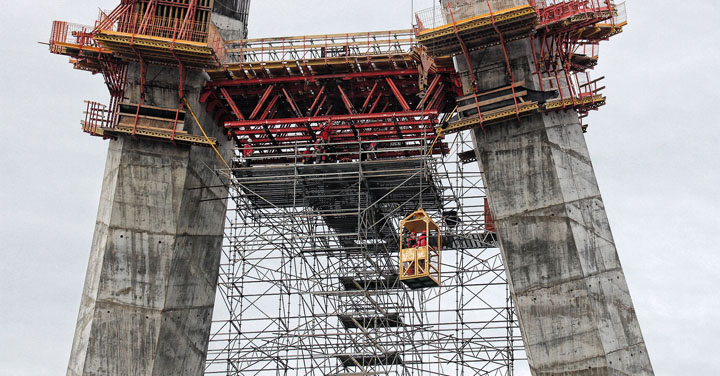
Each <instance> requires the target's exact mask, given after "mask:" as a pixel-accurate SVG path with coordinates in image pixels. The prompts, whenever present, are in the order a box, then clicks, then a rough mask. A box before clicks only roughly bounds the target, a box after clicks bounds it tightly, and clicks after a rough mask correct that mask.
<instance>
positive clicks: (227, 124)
mask: <svg viewBox="0 0 720 376" xmlns="http://www.w3.org/2000/svg"><path fill="white" fill-rule="evenodd" d="M437 115H438V112H437V111H405V112H387V113H378V114H352V115H333V116H317V117H306V118H305V117H299V118H283V119H269V120H267V119H265V120H243V121H228V122H225V128H239V127H247V126H259V125H283V124H306V123H323V122H333V121H352V120H354V121H360V120H377V119H397V118H409V117H418V116H437Z"/></svg>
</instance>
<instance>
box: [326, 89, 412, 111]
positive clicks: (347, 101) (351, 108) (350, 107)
mask: <svg viewBox="0 0 720 376" xmlns="http://www.w3.org/2000/svg"><path fill="white" fill-rule="evenodd" d="M337 88H338V91H340V96H341V97H342V101H343V103H344V104H345V109H347V111H348V113H349V114H354V113H357V111H355V107H354V106H353V104H352V102H350V98H348V96H347V94H345V90H343V89H342V86H340V85H338V86H337ZM406 111H407V110H406Z"/></svg>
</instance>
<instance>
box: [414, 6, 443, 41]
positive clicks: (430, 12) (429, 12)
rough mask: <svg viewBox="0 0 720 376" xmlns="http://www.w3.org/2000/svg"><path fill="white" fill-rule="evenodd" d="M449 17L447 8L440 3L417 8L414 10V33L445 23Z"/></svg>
mask: <svg viewBox="0 0 720 376" xmlns="http://www.w3.org/2000/svg"><path fill="white" fill-rule="evenodd" d="M449 18H450V16H449V13H448V11H447V8H446V7H443V6H442V5H436V6H434V7H431V8H427V9H422V10H419V11H417V12H415V23H416V25H415V33H416V34H419V33H421V32H423V31H425V30H430V29H434V28H437V27H440V26H443V25H446V24H447V23H448V21H447V19H449Z"/></svg>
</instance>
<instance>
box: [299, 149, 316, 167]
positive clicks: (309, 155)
mask: <svg viewBox="0 0 720 376" xmlns="http://www.w3.org/2000/svg"><path fill="white" fill-rule="evenodd" d="M314 154H315V152H314V151H313V147H312V146H310V147H308V148H307V149H305V151H303V152H302V164H313V162H314V161H315V156H314Z"/></svg>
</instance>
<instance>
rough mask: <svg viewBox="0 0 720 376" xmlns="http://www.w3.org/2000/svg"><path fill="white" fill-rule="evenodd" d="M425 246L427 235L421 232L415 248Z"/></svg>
mask: <svg viewBox="0 0 720 376" xmlns="http://www.w3.org/2000/svg"><path fill="white" fill-rule="evenodd" d="M426 245H427V233H426V232H425V231H423V232H422V233H421V234H420V236H418V240H417V246H418V247H425V246H426Z"/></svg>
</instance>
